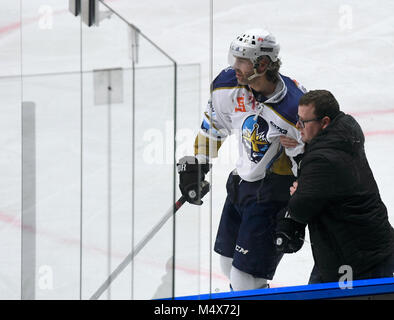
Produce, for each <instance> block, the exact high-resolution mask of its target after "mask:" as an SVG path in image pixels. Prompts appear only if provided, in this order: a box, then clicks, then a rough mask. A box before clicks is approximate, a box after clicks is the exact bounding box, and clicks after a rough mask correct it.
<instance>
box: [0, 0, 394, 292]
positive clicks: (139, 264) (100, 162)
mask: <svg viewBox="0 0 394 320" xmlns="http://www.w3.org/2000/svg"><path fill="white" fill-rule="evenodd" d="M107 3H108V4H109V5H110V6H111V7H112V8H114V9H115V10H116V11H117V12H118V13H120V14H121V15H122V16H123V17H124V18H125V19H126V20H128V21H129V22H130V23H132V24H134V25H135V26H137V27H138V28H139V29H140V30H141V31H142V32H143V33H144V34H145V35H146V36H148V37H149V38H150V39H151V40H153V41H154V42H155V43H157V45H158V46H159V47H161V48H162V49H163V50H164V51H166V52H167V53H168V54H169V55H170V56H171V57H172V58H173V59H174V60H175V61H176V62H177V63H178V64H179V65H180V67H179V72H178V89H179V92H178V117H177V119H178V129H179V130H178V150H177V158H179V157H180V156H182V155H184V154H186V153H192V151H193V148H192V147H193V142H194V141H193V140H194V134H195V133H196V131H197V129H198V127H199V124H200V116H201V113H202V111H203V110H204V108H205V104H206V101H207V100H208V98H209V84H210V81H211V80H212V79H211V77H212V76H215V75H216V74H217V73H218V72H219V71H220V70H221V69H222V68H224V67H226V66H227V64H226V62H227V52H228V47H229V43H230V42H231V40H232V39H233V38H234V37H235V36H236V35H237V34H238V33H240V32H242V31H244V30H246V29H249V28H254V27H266V28H268V29H269V30H271V31H272V32H273V33H274V34H275V35H276V37H277V40H278V41H279V42H280V44H281V53H280V57H281V60H282V63H283V64H282V68H281V72H282V73H283V74H285V75H287V76H290V77H292V78H294V79H296V80H297V81H299V82H300V83H302V84H303V85H304V86H305V87H306V88H307V89H328V90H330V91H331V92H333V94H334V95H335V96H336V97H337V99H338V101H339V103H340V105H341V108H342V110H343V111H344V112H347V113H351V114H352V115H354V117H355V118H356V119H357V120H358V121H359V123H360V125H361V127H362V128H363V130H364V134H365V136H366V144H365V147H366V152H367V157H368V159H369V163H370V166H371V168H372V171H373V173H374V175H375V179H376V181H377V183H378V186H379V188H380V193H381V197H382V199H383V201H384V203H385V204H386V206H387V208H388V212H389V216H390V221H391V223H392V224H394V197H393V192H392V189H391V188H392V186H393V181H394V170H393V169H394V165H393V158H391V157H393V156H394V147H393V146H392V144H391V143H392V140H393V137H394V91H393V88H394V59H393V55H394V16H393V13H394V2H393V1H392V0H371V1H356V0H347V1H341V0H333V1H329V2H328V1H323V0H318V1H312V0H276V1H274V0H259V1H258V0H244V1H234V0H226V1H224V0H213V20H212V25H213V46H212V47H211V45H210V25H211V19H210V1H208V0H203V1H201V0H199V1H196V0H188V1H181V0H164V1H153V0H146V1H143V2H141V1H138V2H137V1H133V0H112V1H108V2H107ZM0 8H1V10H0V101H1V103H0V108H1V109H0V110H1V113H0V115H1V116H0V148H1V149H0V150H1V151H0V299H19V298H20V296H21V263H22V261H21V249H22V248H21V234H22V230H23V231H24V232H27V233H29V234H35V235H36V237H37V244H36V260H35V262H34V264H35V269H36V277H35V280H36V298H37V299H79V298H82V299H88V298H89V297H90V296H91V295H92V294H93V292H94V291H95V290H96V289H97V288H98V287H99V286H100V285H101V283H102V282H103V281H104V280H105V279H106V276H107V275H108V273H109V270H113V268H115V267H116V266H117V265H118V264H119V263H120V262H121V261H122V259H123V258H124V257H125V256H126V255H127V254H128V253H129V252H130V250H131V249H132V246H133V245H135V244H136V243H138V241H139V240H140V239H141V238H142V237H143V236H144V234H146V233H147V232H148V231H149V230H150V228H151V227H152V226H153V225H154V224H155V223H156V222H157V221H158V220H159V219H160V218H161V216H162V215H163V214H164V213H165V211H166V210H167V209H168V208H169V207H170V206H171V203H172V201H173V195H172V190H173V189H172V188H173V184H172V183H173V180H172V179H173V175H172V165H171V163H172V153H171V150H172V140H171V139H172V136H171V134H172V131H171V130H172V124H173V119H172V116H173V114H172V112H173V110H172V103H173V87H172V84H173V68H172V66H171V63H170V61H169V60H168V59H166V58H163V56H161V55H160V54H158V53H157V51H155V50H154V49H153V48H152V47H150V46H149V44H147V43H146V42H144V40H143V39H141V43H140V51H139V62H138V64H137V65H136V67H137V68H138V67H139V68H140V69H139V70H136V72H135V73H133V72H132V70H131V67H132V64H131V60H130V50H129V47H128V46H129V44H130V43H129V42H128V37H129V36H130V34H129V33H128V29H127V28H126V25H125V23H124V22H122V21H121V19H119V18H117V17H115V16H112V17H111V18H110V19H105V20H103V21H102V22H101V23H100V26H98V27H93V28H87V27H86V26H82V29H81V24H80V21H79V19H78V18H76V17H73V16H72V15H71V14H70V13H69V12H68V1H66V0H21V1H15V0H1V2H0ZM102 9H103V10H104V8H102ZM21 17H22V24H20V22H21ZM211 53H212V55H211ZM211 56H212V58H213V60H212V63H210V57H211ZM210 66H212V73H211V72H210ZM143 67H149V68H143ZM107 68H123V69H124V72H123V102H122V103H113V104H112V105H111V108H109V107H108V106H107V105H95V104H94V101H93V100H94V99H93V98H94V89H93V82H94V74H93V72H92V71H93V70H96V69H107ZM81 69H82V70H83V71H84V72H83V73H82V74H81ZM21 74H22V75H23V77H22V78H21ZM132 88H134V89H132ZM133 90H134V91H133ZM133 92H134V94H133ZM21 101H33V102H35V103H36V108H37V109H36V120H37V122H36V170H37V175H36V179H37V182H36V199H37V203H36V213H37V222H36V223H37V226H36V228H35V229H34V230H31V229H29V227H28V226H24V225H23V223H22V220H21V219H22V217H21V212H22V209H21V206H22V199H21V197H22V192H21V185H22V172H21V155H22V154H21V136H22V133H21V109H20V104H21ZM133 101H134V102H135V105H136V109H135V126H134V127H132V119H133V113H132V110H131V108H130V106H131V104H132V103H133ZM133 133H134V145H133V140H132V139H133ZM133 147H134V148H133ZM233 150H238V149H237V147H236V146H235V145H234V141H233V140H231V139H229V141H227V142H226V143H225V144H224V145H223V147H222V148H221V150H220V158H219V159H217V160H215V162H214V169H213V171H212V172H213V173H212V177H210V179H211V182H212V188H213V190H212V193H211V194H210V195H209V196H207V197H206V199H205V201H204V205H203V206H202V207H201V208H196V207H192V206H190V205H188V204H185V205H184V207H182V208H181V209H180V211H179V212H178V213H177V218H176V220H175V224H174V221H172V220H170V221H169V222H168V223H167V224H166V225H165V227H164V228H163V229H162V230H161V231H160V232H159V233H158V234H157V236H156V237H155V238H154V239H153V240H152V241H151V242H149V244H148V245H147V246H146V247H145V248H144V250H143V251H141V252H140V254H139V255H138V256H137V258H136V259H135V260H134V262H133V263H132V264H131V265H130V266H128V267H127V268H126V269H125V271H124V272H123V273H122V274H121V276H119V278H118V279H116V280H115V282H114V284H113V286H112V287H111V290H110V292H106V293H105V294H103V296H102V298H103V299H107V298H111V299H130V298H133V299H151V298H153V297H165V296H171V294H172V283H173V281H172V280H173V279H172V278H171V277H172V275H171V272H168V270H169V269H168V268H167V269H166V266H168V261H171V257H172V253H173V249H174V248H173V244H172V243H173V235H174V233H173V228H174V226H175V230H176V231H175V241H176V246H175V259H176V265H175V270H176V271H175V282H174V283H175V294H176V295H177V296H181V295H192V294H198V293H202V294H203V293H208V292H210V291H211V292H213V293H215V292H224V291H228V282H227V280H226V279H225V278H224V276H223V275H222V274H221V270H220V266H219V259H218V255H217V254H215V253H214V252H213V251H212V245H213V241H214V239H215V235H216V229H217V225H218V222H219V218H220V213H221V209H222V206H223V203H224V199H225V196H226V192H225V182H226V179H227V175H228V173H229V172H230V171H231V170H232V169H233V166H234V162H235V159H236V155H235V154H234V151H233ZM133 151H134V153H133ZM133 159H134V161H135V162H134V166H132V165H131V163H132V160H133ZM133 191H134V192H133ZM177 196H179V192H178V191H177ZM133 208H134V211H133ZM132 212H134V215H132ZM312 266H313V259H312V256H311V250H310V245H309V244H308V243H306V244H305V245H304V246H303V248H302V249H301V250H300V251H299V252H297V253H295V254H291V255H285V257H284V258H283V260H282V262H281V264H280V265H279V267H278V269H277V272H276V275H275V277H274V279H273V280H272V283H271V286H291V285H301V284H306V283H307V280H308V277H309V273H310V271H311V268H312Z"/></svg>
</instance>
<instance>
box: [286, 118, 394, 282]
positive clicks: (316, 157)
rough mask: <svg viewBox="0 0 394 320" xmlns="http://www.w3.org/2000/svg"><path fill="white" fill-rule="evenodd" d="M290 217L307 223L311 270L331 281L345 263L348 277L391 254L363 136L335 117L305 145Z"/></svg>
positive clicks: (391, 237)
mask: <svg viewBox="0 0 394 320" xmlns="http://www.w3.org/2000/svg"><path fill="white" fill-rule="evenodd" d="M289 208H290V214H291V217H292V218H294V219H295V220H297V221H298V222H302V223H307V224H308V228H309V233H310V240H311V243H312V253H313V257H314V260H315V264H316V267H317V268H318V270H319V272H320V275H321V277H322V279H323V281H324V282H336V281H338V280H339V278H340V276H341V275H340V274H339V268H340V267H341V266H342V265H350V266H351V267H352V269H353V279H355V280H356V279H362V278H363V274H365V273H366V272H368V270H370V269H371V268H373V267H374V266H376V265H377V264H379V263H380V262H382V261H383V260H384V259H385V258H387V257H388V256H389V255H391V254H392V253H393V252H394V230H393V228H392V227H391V225H390V223H389V221H388V216H387V209H386V207H385V205H384V203H383V202H382V200H381V198H380V195H379V190H378V187H377V184H376V182H375V179H374V177H373V174H372V171H371V169H370V167H369V164H368V161H367V158H366V155H365V151H364V134H363V132H362V130H361V128H360V126H359V125H358V123H357V122H356V120H355V119H354V118H353V117H351V116H350V115H346V114H344V113H342V112H341V113H340V114H339V115H338V116H337V117H335V118H334V119H333V120H332V122H331V123H330V124H329V126H328V127H327V128H326V129H324V130H323V131H322V132H321V133H320V134H318V135H317V136H316V137H315V138H313V139H312V140H311V141H310V143H309V144H308V145H307V146H306V149H305V153H304V157H303V159H302V161H301V163H300V174H299V178H298V188H297V191H296V192H295V193H294V195H293V196H292V198H291V199H290V202H289Z"/></svg>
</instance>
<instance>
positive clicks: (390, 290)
mask: <svg viewBox="0 0 394 320" xmlns="http://www.w3.org/2000/svg"><path fill="white" fill-rule="evenodd" d="M316 299H363V300H364V299H365V300H377V299H379V300H380V299H381V300H383V299H384V300H388V299H389V300H394V278H381V279H371V280H356V281H353V282H349V283H340V282H331V283H324V284H311V285H304V286H294V287H281V288H269V289H258V290H246V291H239V292H226V293H215V294H203V295H194V296H185V297H177V298H175V300H316Z"/></svg>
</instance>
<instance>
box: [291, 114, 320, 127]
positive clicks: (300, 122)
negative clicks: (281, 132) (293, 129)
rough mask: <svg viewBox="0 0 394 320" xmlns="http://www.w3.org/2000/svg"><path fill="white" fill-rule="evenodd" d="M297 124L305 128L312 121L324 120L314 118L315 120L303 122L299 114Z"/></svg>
mask: <svg viewBox="0 0 394 320" xmlns="http://www.w3.org/2000/svg"><path fill="white" fill-rule="evenodd" d="M296 117H297V123H298V124H299V125H300V127H301V128H305V123H307V122H312V121H320V120H321V119H323V118H321V117H320V118H313V119H308V120H302V119H300V117H299V115H298V114H297V116H296Z"/></svg>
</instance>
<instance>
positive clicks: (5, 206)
mask: <svg viewBox="0 0 394 320" xmlns="http://www.w3.org/2000/svg"><path fill="white" fill-rule="evenodd" d="M0 96H1V117H0V143H1V145H2V152H1V155H0V172H1V176H2V177H3V178H2V179H0V230H1V232H0V274H1V275H2V277H1V279H0V299H20V297H21V292H20V291H21V285H20V281H21V272H20V270H21V269H20V267H21V230H22V228H21V227H22V217H21V179H22V172H21V107H20V105H21V83H20V78H0Z"/></svg>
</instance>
